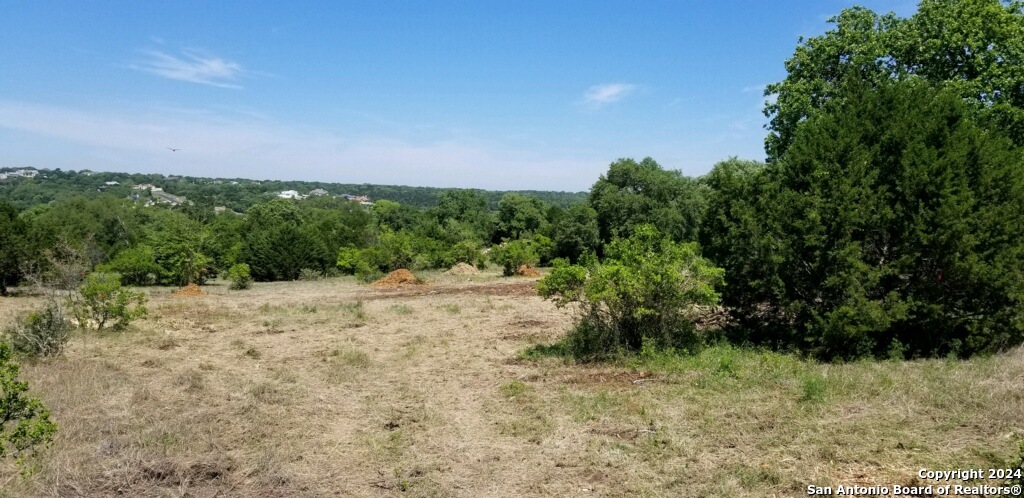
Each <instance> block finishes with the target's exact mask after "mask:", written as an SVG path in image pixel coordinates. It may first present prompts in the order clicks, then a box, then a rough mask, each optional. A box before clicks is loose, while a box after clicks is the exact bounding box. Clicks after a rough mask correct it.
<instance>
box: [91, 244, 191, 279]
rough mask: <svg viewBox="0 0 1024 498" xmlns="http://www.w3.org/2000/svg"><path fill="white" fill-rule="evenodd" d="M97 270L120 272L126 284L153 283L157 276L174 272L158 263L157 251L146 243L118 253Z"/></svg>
mask: <svg viewBox="0 0 1024 498" xmlns="http://www.w3.org/2000/svg"><path fill="white" fill-rule="evenodd" d="M96 269H97V271H100V272H111V273H118V274H120V275H121V282H123V283H124V284H125V285H139V286H141V285H153V284H155V283H156V281H157V276H158V275H159V276H163V275H166V274H172V275H173V272H171V271H168V270H165V269H164V268H161V267H160V265H158V264H157V263H156V253H155V252H154V251H153V248H152V247H149V246H147V245H144V244H140V245H137V246H135V247H130V248H128V249H125V250H123V251H121V252H119V253H118V254H117V256H116V257H115V258H114V259H113V260H111V261H110V262H108V263H106V264H103V265H99V266H98V267H97V268H96Z"/></svg>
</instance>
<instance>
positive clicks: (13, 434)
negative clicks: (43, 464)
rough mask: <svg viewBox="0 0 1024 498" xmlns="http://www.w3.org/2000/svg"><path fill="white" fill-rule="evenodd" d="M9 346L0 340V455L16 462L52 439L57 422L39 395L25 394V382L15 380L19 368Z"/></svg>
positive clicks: (26, 387) (26, 386)
mask: <svg viewBox="0 0 1024 498" xmlns="http://www.w3.org/2000/svg"><path fill="white" fill-rule="evenodd" d="M11 355H12V352H11V348H10V346H8V345H7V344H5V343H2V342H0V457H9V456H13V457H15V458H17V459H18V461H19V462H21V461H23V459H24V457H27V456H29V452H30V451H34V450H35V449H37V448H38V446H40V445H47V444H49V443H50V442H51V441H53V435H54V433H55V432H57V425H56V424H54V423H53V422H51V421H50V411H49V410H48V409H47V408H46V407H45V406H43V404H42V402H40V401H39V400H38V399H35V398H30V397H27V396H25V391H27V390H28V384H27V383H25V382H19V381H18V373H19V371H20V369H19V368H18V365H17V364H16V363H14V361H13V359H12V358H11Z"/></svg>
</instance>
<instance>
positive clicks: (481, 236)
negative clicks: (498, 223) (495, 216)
mask: <svg viewBox="0 0 1024 498" xmlns="http://www.w3.org/2000/svg"><path fill="white" fill-rule="evenodd" d="M432 212H433V214H434V218H435V219H436V220H437V223H438V224H439V225H440V226H445V225H446V224H450V222H451V221H454V222H458V223H460V224H463V225H465V226H467V227H468V228H469V231H470V232H471V234H472V237H473V238H475V239H477V240H480V241H485V240H487V239H488V238H489V237H490V235H491V232H492V225H493V222H492V219H491V214H490V211H489V210H488V208H487V197H486V196H484V194H483V193H482V192H481V191H479V190H448V191H446V192H444V193H443V194H441V195H440V197H439V198H438V200H437V207H435V208H434V209H433V210H432Z"/></svg>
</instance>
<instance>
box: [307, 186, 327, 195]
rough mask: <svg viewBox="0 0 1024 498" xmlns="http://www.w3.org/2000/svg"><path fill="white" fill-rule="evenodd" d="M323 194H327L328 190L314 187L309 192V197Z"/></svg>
mask: <svg viewBox="0 0 1024 498" xmlns="http://www.w3.org/2000/svg"><path fill="white" fill-rule="evenodd" d="M323 195H327V191H326V190H324V189H322V188H318V189H314V190H311V191H310V192H309V197H320V196H323Z"/></svg>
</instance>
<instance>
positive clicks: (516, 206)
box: [494, 193, 547, 240]
mask: <svg viewBox="0 0 1024 498" xmlns="http://www.w3.org/2000/svg"><path fill="white" fill-rule="evenodd" d="M546 211H547V210H546V209H545V206H544V203H543V202H542V201H541V200H540V199H538V198H536V197H532V196H525V195H520V194H513V193H509V194H505V195H503V196H502V197H501V201H500V202H498V227H497V231H496V232H495V234H494V237H495V239H496V240H502V239H511V240H516V239H520V238H524V237H531V236H533V234H534V233H536V232H538V231H540V230H541V229H542V228H544V225H545V224H546V223H547V219H546V218H545V213H546Z"/></svg>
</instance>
